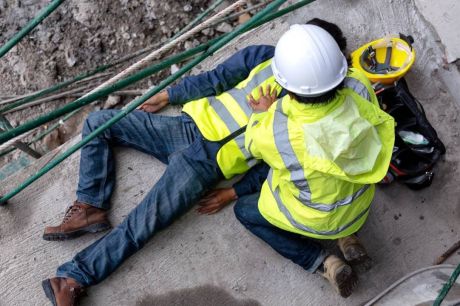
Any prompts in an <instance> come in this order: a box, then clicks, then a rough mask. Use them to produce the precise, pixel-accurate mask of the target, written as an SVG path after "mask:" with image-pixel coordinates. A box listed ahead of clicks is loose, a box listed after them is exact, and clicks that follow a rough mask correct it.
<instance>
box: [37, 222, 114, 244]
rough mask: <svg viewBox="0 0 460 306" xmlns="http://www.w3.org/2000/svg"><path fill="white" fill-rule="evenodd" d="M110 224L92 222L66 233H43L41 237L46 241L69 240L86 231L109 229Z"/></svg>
mask: <svg viewBox="0 0 460 306" xmlns="http://www.w3.org/2000/svg"><path fill="white" fill-rule="evenodd" d="M111 228H112V226H111V225H110V224H107V223H97V224H92V225H89V226H86V227H83V228H81V229H79V230H76V231H73V232H67V233H51V234H43V239H44V240H47V241H63V240H70V239H74V238H77V237H80V236H82V235H84V234H87V233H99V232H103V231H106V230H109V229H111Z"/></svg>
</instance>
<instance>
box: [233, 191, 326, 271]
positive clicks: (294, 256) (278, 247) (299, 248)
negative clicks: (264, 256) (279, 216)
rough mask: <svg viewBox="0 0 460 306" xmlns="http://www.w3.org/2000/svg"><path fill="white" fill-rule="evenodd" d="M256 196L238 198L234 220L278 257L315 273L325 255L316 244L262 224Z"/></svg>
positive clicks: (267, 223) (268, 224) (299, 236)
mask: <svg viewBox="0 0 460 306" xmlns="http://www.w3.org/2000/svg"><path fill="white" fill-rule="evenodd" d="M259 195H260V193H254V194H251V195H247V196H244V197H241V198H239V199H238V201H237V202H236V205H235V207H234V210H235V215H236V218H237V219H238V220H239V221H240V222H241V223H242V224H243V225H244V226H245V227H246V228H247V229H248V230H249V231H250V232H251V233H253V234H254V235H256V236H257V237H259V238H260V239H262V240H263V241H265V242H266V243H268V244H269V245H270V246H271V247H272V248H273V249H274V250H275V251H277V252H278V253H279V254H281V255H283V256H284V257H286V258H288V259H290V260H292V261H293V262H294V263H296V264H298V265H300V266H301V267H302V268H304V269H305V270H307V271H308V272H312V273H313V272H315V271H316V270H317V269H318V267H319V266H320V265H321V264H322V262H323V261H324V259H325V258H326V256H327V252H326V251H325V250H324V249H323V248H322V246H321V245H320V244H319V243H317V242H316V241H314V240H312V239H309V238H307V237H304V236H301V235H297V234H294V233H291V232H287V231H285V230H282V229H280V228H278V227H276V226H274V225H272V224H270V223H269V222H268V221H267V220H265V218H264V217H263V216H262V215H261V214H260V212H259V208H258V201H259Z"/></svg>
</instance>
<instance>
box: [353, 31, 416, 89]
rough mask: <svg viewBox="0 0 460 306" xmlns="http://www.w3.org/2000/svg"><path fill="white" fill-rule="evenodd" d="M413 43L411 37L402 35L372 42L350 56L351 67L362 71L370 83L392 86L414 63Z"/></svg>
mask: <svg viewBox="0 0 460 306" xmlns="http://www.w3.org/2000/svg"><path fill="white" fill-rule="evenodd" d="M413 42H414V40H413V38H412V37H411V36H405V35H402V34H401V35H400V37H384V38H381V39H377V40H374V41H372V42H370V43H368V44H365V45H364V46H362V47H361V48H359V49H358V50H356V51H354V52H353V53H352V54H351V60H352V66H353V67H354V68H357V69H360V70H361V71H363V72H364V74H365V75H366V76H367V77H368V78H369V80H370V81H371V82H372V83H377V82H379V83H382V84H393V83H394V82H395V81H397V80H399V79H400V78H401V77H403V76H404V75H405V74H406V73H407V71H409V69H410V67H411V66H412V64H413V63H414V61H415V50H414V48H412V43H413Z"/></svg>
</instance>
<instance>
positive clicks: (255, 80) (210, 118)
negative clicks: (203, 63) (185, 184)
mask: <svg viewBox="0 0 460 306" xmlns="http://www.w3.org/2000/svg"><path fill="white" fill-rule="evenodd" d="M270 65H271V59H270V60H267V61H264V62H263V63H261V64H259V65H257V66H256V67H255V68H253V69H252V70H251V72H250V74H249V76H248V77H247V78H246V79H245V80H243V81H241V82H240V83H238V84H237V85H236V86H235V87H234V88H232V89H230V90H228V91H226V92H224V93H222V94H220V95H218V96H213V97H206V98H202V99H199V100H195V101H191V102H188V103H186V104H185V106H184V108H183V111H184V112H185V113H187V114H188V115H190V116H191V117H192V119H193V121H194V122H195V124H196V125H197V126H198V129H199V130H200V132H201V133H202V134H203V136H204V138H205V139H207V140H209V141H221V140H223V139H224V138H226V137H228V136H229V135H231V134H232V133H235V132H237V131H238V130H240V129H241V128H242V127H244V126H246V125H247V123H248V121H249V118H250V117H251V114H252V109H251V107H250V106H249V104H248V100H247V96H248V95H249V94H252V95H253V96H254V97H255V98H258V97H259V96H260V94H259V90H258V88H259V86H263V88H265V87H266V86H267V85H270V86H271V90H272V92H273V91H276V92H277V93H280V92H281V90H282V88H281V87H280V85H278V84H277V83H276V82H275V77H274V76H273V72H272V69H271V67H270ZM216 159H217V163H218V165H219V168H220V169H221V171H222V173H223V174H224V176H225V178H227V179H228V178H231V177H233V176H235V175H237V174H242V173H245V172H246V171H248V170H249V169H250V168H251V167H252V166H254V165H255V164H256V162H257V161H256V160H255V159H254V158H253V157H252V156H251V154H249V152H248V151H247V150H246V149H245V147H244V133H241V134H240V135H238V136H237V137H235V138H233V139H232V140H230V141H228V142H227V143H226V144H224V145H223V146H222V147H221V148H220V150H219V151H218V153H217V157H216Z"/></svg>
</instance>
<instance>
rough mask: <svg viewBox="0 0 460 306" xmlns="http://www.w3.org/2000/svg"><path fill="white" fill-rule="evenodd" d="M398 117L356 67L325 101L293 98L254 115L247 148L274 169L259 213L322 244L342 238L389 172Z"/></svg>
mask: <svg viewBox="0 0 460 306" xmlns="http://www.w3.org/2000/svg"><path fill="white" fill-rule="evenodd" d="M393 145H394V119H393V118H392V117H391V116H390V115H388V114H387V113H385V112H384V111H382V110H381V109H380V108H379V106H378V102H377V98H376V96H375V93H374V91H373V89H372V87H371V85H370V83H369V81H368V80H367V78H366V77H365V76H364V75H363V74H362V73H361V72H359V71H357V70H354V69H350V71H349V73H348V75H347V77H346V79H345V80H344V88H343V89H340V90H339V91H338V94H337V97H336V98H335V99H334V100H333V101H331V102H329V103H323V104H305V103H300V102H298V101H296V100H293V99H291V98H290V96H289V95H287V96H285V97H284V98H282V99H280V100H278V101H277V102H275V103H274V104H273V105H272V106H271V107H270V109H269V110H268V111H267V112H263V113H258V114H253V115H252V116H251V119H250V122H249V124H248V130H247V132H246V149H247V150H248V151H249V152H251V153H252V155H253V156H254V157H256V158H258V159H263V160H264V161H265V162H266V163H267V164H268V165H269V166H270V168H271V169H270V172H269V175H268V178H267V180H266V181H265V183H264V185H263V187H262V191H261V194H260V198H259V204H258V207H259V210H260V212H261V214H262V215H263V216H264V218H265V219H266V220H267V221H269V222H270V223H271V224H273V225H275V226H277V227H279V228H281V229H284V230H287V231H290V232H295V233H299V234H302V235H305V236H309V237H314V238H318V239H337V238H340V237H345V236H348V235H350V234H352V233H354V232H356V231H357V230H358V229H359V228H360V227H361V226H362V225H363V224H364V222H365V220H366V218H367V216H368V213H369V208H370V205H371V202H372V199H373V196H374V191H375V186H374V184H375V183H377V182H379V181H380V180H382V178H383V177H384V176H385V174H386V173H387V170H388V166H389V163H390V158H391V154H392V150H393Z"/></svg>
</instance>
